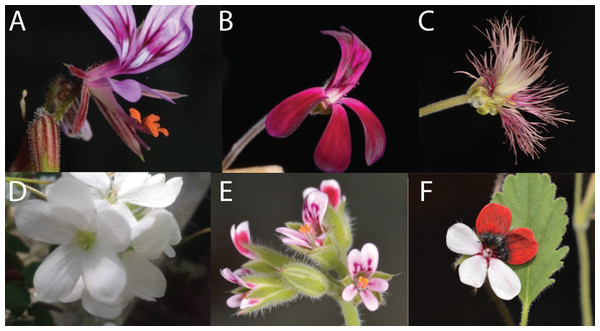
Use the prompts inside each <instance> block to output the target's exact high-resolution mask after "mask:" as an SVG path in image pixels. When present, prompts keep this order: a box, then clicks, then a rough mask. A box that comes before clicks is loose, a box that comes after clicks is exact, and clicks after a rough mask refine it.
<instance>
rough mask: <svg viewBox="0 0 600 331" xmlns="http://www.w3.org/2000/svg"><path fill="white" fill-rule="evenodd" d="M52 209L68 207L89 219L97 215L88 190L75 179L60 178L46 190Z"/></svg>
mask: <svg viewBox="0 0 600 331" xmlns="http://www.w3.org/2000/svg"><path fill="white" fill-rule="evenodd" d="M46 195H47V197H48V199H47V201H48V205H50V208H55V207H68V208H70V209H74V210H76V211H78V212H79V213H80V214H81V215H83V216H84V217H86V218H87V219H91V218H92V216H93V215H94V214H95V213H96V209H95V207H94V202H93V201H92V196H91V194H90V191H89V190H88V188H87V187H86V186H85V185H84V184H83V183H81V182H80V181H78V180H76V179H74V178H60V179H59V180H57V181H56V182H55V183H54V184H51V185H48V188H46Z"/></svg>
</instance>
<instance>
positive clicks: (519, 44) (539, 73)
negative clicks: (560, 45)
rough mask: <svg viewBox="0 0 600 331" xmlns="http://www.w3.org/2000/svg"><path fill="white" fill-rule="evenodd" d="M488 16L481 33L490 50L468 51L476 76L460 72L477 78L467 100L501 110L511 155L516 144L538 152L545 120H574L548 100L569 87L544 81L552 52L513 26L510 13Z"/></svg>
mask: <svg viewBox="0 0 600 331" xmlns="http://www.w3.org/2000/svg"><path fill="white" fill-rule="evenodd" d="M489 22H490V23H491V25H492V28H491V30H486V31H485V32H482V33H483V34H484V35H485V36H486V38H487V39H488V40H489V41H490V43H491V47H490V48H491V51H490V53H489V54H484V55H483V56H481V58H477V57H476V56H475V55H473V53H472V52H471V57H469V61H470V62H471V63H472V64H473V66H474V67H475V70H476V71H477V76H476V75H473V74H470V73H467V72H464V73H466V74H467V75H469V76H470V77H472V78H473V79H475V80H476V82H475V83H474V84H473V85H472V86H471V88H470V89H469V91H468V95H469V99H468V102H469V103H470V104H471V105H472V106H473V107H475V108H476V109H477V112H478V113H479V114H482V115H485V114H490V115H496V114H500V118H501V120H502V127H503V128H504V130H505V132H506V137H507V140H508V142H509V143H510V148H511V149H512V150H513V152H514V153H515V157H516V155H517V151H516V147H515V145H517V146H519V149H521V150H522V151H523V152H524V153H525V154H526V155H528V156H530V157H531V158H537V157H539V155H538V153H539V152H540V151H543V150H545V148H544V146H543V145H542V142H543V141H545V140H547V139H549V137H544V136H542V133H543V132H542V131H543V130H545V127H546V125H547V124H551V125H553V126H558V123H567V122H571V121H572V120H569V119H565V118H562V117H561V116H563V115H566V114H568V113H566V112H564V111H561V110H557V109H555V108H554V105H552V103H551V101H552V99H554V98H556V97H557V96H559V95H561V94H563V93H565V92H567V90H568V88H567V87H566V86H562V85H553V83H550V84H546V82H545V81H543V74H544V71H546V68H547V67H548V66H547V65H546V61H547V60H548V57H549V56H550V52H548V51H547V50H546V51H544V52H543V53H542V50H541V48H540V47H539V46H538V43H537V42H536V41H535V38H533V37H531V38H528V37H527V36H525V32H523V29H522V28H521V27H519V26H518V25H517V26H513V23H512V19H510V18H507V17H504V19H503V20H502V22H500V21H498V20H489ZM522 113H528V114H531V115H533V116H536V117H537V118H539V119H540V120H542V122H530V121H528V120H527V119H526V118H525V117H524V116H523V114H522Z"/></svg>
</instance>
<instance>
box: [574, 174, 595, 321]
mask: <svg viewBox="0 0 600 331" xmlns="http://www.w3.org/2000/svg"><path fill="white" fill-rule="evenodd" d="M594 182H595V174H592V175H591V176H590V180H589V182H588V186H587V189H586V192H585V197H584V198H583V201H582V199H581V193H582V190H583V175H582V174H575V204H574V206H573V228H574V230H575V239H576V240H577V251H578V252H579V286H580V289H579V292H580V293H579V295H580V302H581V317H582V321H583V325H593V324H594V321H593V317H592V299H591V287H590V253H589V245H588V241H587V229H588V228H589V226H590V216H591V214H592V213H593V211H594V198H595V189H594Z"/></svg>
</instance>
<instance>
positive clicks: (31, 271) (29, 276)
mask: <svg viewBox="0 0 600 331" xmlns="http://www.w3.org/2000/svg"><path fill="white" fill-rule="evenodd" d="M39 266H40V262H33V263H31V264H29V265H27V266H25V267H23V270H21V274H22V275H23V278H24V279H25V285H27V286H28V287H33V275H35V271H36V270H37V268H38V267H39Z"/></svg>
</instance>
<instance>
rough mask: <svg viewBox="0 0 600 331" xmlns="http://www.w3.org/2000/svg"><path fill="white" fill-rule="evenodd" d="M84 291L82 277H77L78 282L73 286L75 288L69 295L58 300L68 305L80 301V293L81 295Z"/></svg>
mask: <svg viewBox="0 0 600 331" xmlns="http://www.w3.org/2000/svg"><path fill="white" fill-rule="evenodd" d="M84 289H85V284H84V283H83V277H79V280H78V281H77V283H76V284H75V287H74V288H73V290H72V291H71V293H69V294H67V295H66V296H64V297H62V298H60V302H65V303H69V302H74V301H77V300H79V299H81V293H83V290H84Z"/></svg>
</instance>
